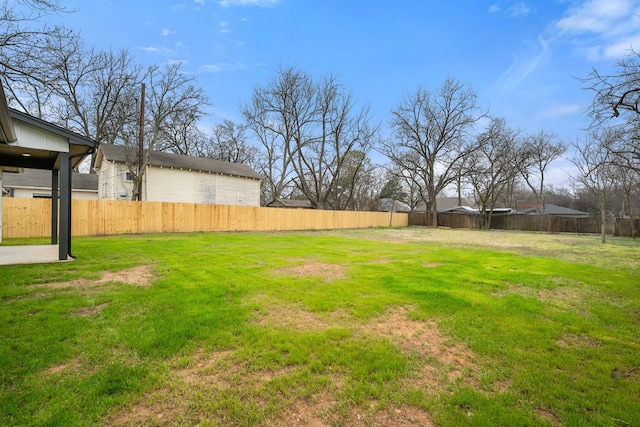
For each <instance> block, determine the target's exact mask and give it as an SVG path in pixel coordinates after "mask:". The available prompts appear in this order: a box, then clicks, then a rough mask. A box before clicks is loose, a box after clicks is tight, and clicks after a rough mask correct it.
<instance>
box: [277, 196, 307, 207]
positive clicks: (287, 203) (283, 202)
mask: <svg viewBox="0 0 640 427" xmlns="http://www.w3.org/2000/svg"><path fill="white" fill-rule="evenodd" d="M267 206H268V207H271V208H294V209H296V208H297V209H313V204H312V203H311V201H309V200H296V199H283V198H280V197H276V198H275V199H273V200H272V201H270V202H269V203H268V204H267Z"/></svg>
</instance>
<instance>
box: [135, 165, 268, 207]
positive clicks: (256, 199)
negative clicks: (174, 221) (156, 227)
mask: <svg viewBox="0 0 640 427" xmlns="http://www.w3.org/2000/svg"><path fill="white" fill-rule="evenodd" d="M146 182H147V184H146V187H145V190H146V191H145V192H143V195H144V198H145V200H148V201H154V202H181V203H206V204H228V205H242V206H260V181H259V180H257V179H249V178H241V177H231V176H227V175H216V174H213V173H208V172H199V171H193V170H191V171H190V170H183V169H171V168H161V167H150V168H148V169H147V173H146Z"/></svg>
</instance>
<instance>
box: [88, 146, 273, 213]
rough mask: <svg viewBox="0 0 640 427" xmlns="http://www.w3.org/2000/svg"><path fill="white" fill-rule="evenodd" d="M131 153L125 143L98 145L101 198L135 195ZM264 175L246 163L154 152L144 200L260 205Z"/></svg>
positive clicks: (143, 194)
mask: <svg viewBox="0 0 640 427" xmlns="http://www.w3.org/2000/svg"><path fill="white" fill-rule="evenodd" d="M127 154H128V152H127V149H126V148H125V147H124V146H121V145H111V144H101V145H100V148H99V149H98V153H97V156H96V162H95V165H94V169H95V171H96V173H97V174H98V197H99V198H100V199H107V200H130V199H131V196H132V192H133V179H132V175H131V173H130V172H129V168H128V166H127ZM131 155H133V156H135V153H132V154H131ZM129 163H131V162H129ZM260 178H261V176H260V174H258V173H257V172H256V171H254V170H253V169H252V168H250V167H249V166H247V165H243V164H239V163H229V162H223V161H220V160H214V159H207V158H203V157H193V156H183V155H179V154H173V153H165V152H160V151H152V152H151V154H150V156H149V164H148V165H147V167H146V170H145V173H144V175H143V182H142V199H143V200H145V201H153V202H180V203H205V204H225V205H243V206H260Z"/></svg>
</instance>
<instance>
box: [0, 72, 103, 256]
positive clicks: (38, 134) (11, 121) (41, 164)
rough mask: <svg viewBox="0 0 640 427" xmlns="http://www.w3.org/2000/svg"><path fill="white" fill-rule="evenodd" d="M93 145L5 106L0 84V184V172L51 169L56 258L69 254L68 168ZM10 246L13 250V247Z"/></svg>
mask: <svg viewBox="0 0 640 427" xmlns="http://www.w3.org/2000/svg"><path fill="white" fill-rule="evenodd" d="M95 146H96V143H95V142H94V141H92V140H90V139H88V138H85V137H83V136H82V135H79V134H76V133H74V132H71V131H69V130H67V129H64V128H62V127H60V126H57V125H54V124H52V123H49V122H46V121H44V120H41V119H39V118H37V117H33V116H31V115H29V114H25V113H23V112H20V111H18V110H14V109H11V108H9V106H8V105H7V100H6V97H5V93H4V89H3V87H2V85H1V84H0V187H1V186H2V174H3V172H8V173H20V172H22V170H23V169H24V168H30V169H43V170H50V171H51V245H57V247H58V260H60V261H65V260H67V259H68V258H69V257H73V255H72V254H71V176H72V173H71V171H72V169H73V168H74V167H77V166H78V165H79V164H80V162H82V160H84V158H85V157H86V156H87V155H89V154H91V153H92V152H93V151H94V150H95ZM58 189H59V192H58ZM1 243H2V199H1V198H0V244H1ZM10 248H11V247H10ZM12 248H13V250H17V249H15V248H16V247H12ZM3 253H5V252H2V253H0V256H2V255H3ZM0 261H1V260H0ZM47 262H50V261H47ZM0 264H1V262H0Z"/></svg>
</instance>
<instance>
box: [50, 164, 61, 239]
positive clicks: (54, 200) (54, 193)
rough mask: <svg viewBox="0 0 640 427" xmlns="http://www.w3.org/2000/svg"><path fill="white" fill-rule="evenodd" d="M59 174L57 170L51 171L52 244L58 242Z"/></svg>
mask: <svg viewBox="0 0 640 427" xmlns="http://www.w3.org/2000/svg"><path fill="white" fill-rule="evenodd" d="M58 176H59V173H58V171H57V170H53V171H51V244H52V245H57V244H58V199H59V197H58V194H59V193H58Z"/></svg>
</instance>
